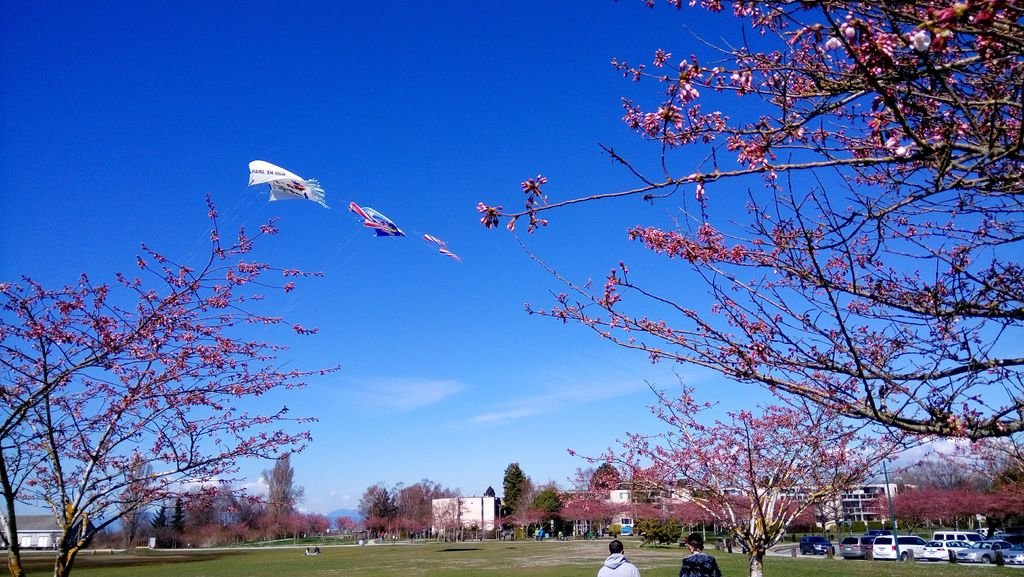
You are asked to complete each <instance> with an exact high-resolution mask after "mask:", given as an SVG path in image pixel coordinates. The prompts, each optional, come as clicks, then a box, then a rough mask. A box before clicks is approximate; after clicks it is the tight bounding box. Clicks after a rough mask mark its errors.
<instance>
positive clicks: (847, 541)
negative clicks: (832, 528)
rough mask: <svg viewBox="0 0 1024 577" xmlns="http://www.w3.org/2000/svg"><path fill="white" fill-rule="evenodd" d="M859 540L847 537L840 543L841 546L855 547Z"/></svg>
mask: <svg viewBox="0 0 1024 577" xmlns="http://www.w3.org/2000/svg"><path fill="white" fill-rule="evenodd" d="M859 541H860V540H859V539H857V538H856V537H847V538H846V539H843V540H842V542H841V543H840V544H841V545H856V544H857V543H858V542H859Z"/></svg>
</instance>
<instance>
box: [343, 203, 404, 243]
mask: <svg viewBox="0 0 1024 577" xmlns="http://www.w3.org/2000/svg"><path fill="white" fill-rule="evenodd" d="M348 209H349V210H350V211H352V212H353V213H355V214H356V215H357V216H358V217H359V218H361V219H363V226H365V227H367V228H372V229H373V232H375V233H377V236H405V233H404V232H402V229H400V228H398V225H397V224H395V223H394V222H392V221H391V219H390V218H388V217H386V216H384V215H383V214H381V213H379V212H377V211H376V210H374V209H372V208H370V207H368V206H366V207H362V206H359V205H358V204H356V203H354V202H350V203H348Z"/></svg>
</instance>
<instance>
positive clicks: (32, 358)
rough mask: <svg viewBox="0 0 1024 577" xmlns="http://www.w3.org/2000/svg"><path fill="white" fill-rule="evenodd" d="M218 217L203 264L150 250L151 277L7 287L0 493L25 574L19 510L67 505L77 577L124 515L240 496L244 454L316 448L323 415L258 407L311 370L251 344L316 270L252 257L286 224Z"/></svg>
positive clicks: (1, 299) (60, 559)
mask: <svg viewBox="0 0 1024 577" xmlns="http://www.w3.org/2000/svg"><path fill="white" fill-rule="evenodd" d="M209 215H210V218H211V222H212V225H213V226H212V232H211V237H210V254H209V256H208V258H207V259H206V260H205V262H203V263H201V264H200V265H199V266H198V267H192V266H188V265H185V264H179V263H175V262H174V261H172V260H170V259H169V258H167V257H165V256H163V255H161V254H159V253H157V252H155V251H152V250H150V249H148V248H146V247H145V246H143V251H144V255H143V256H140V257H139V258H138V261H137V266H138V271H137V276H132V275H121V274H119V275H117V277H116V280H115V282H114V283H112V284H97V283H95V282H93V280H92V279H91V278H89V277H88V276H86V275H82V276H81V277H80V278H79V280H78V283H77V284H76V285H74V286H67V287H65V288H62V289H58V290H52V289H47V288H45V287H43V286H42V285H41V284H39V283H37V282H34V281H33V280H31V279H28V278H24V279H22V280H21V281H20V282H3V283H0V337H2V338H0V341H2V342H0V365H2V367H3V371H4V379H3V381H0V489H2V493H3V496H4V508H3V512H2V515H3V521H4V523H3V525H4V527H5V529H6V531H7V538H8V541H9V542H10V549H9V552H8V566H9V569H10V572H11V574H12V575H14V576H15V577H20V576H22V575H24V569H23V567H22V565H21V560H20V551H19V549H18V544H17V543H18V542H17V539H16V538H14V537H15V536H16V534H17V514H16V511H15V506H16V504H17V503H27V504H32V505H36V506H47V507H49V508H50V510H52V512H53V514H54V517H55V518H56V520H57V524H58V525H59V527H60V528H61V531H62V533H61V535H60V538H59V539H58V542H57V555H56V556H55V558H56V561H55V566H54V575H55V576H56V577H64V576H66V575H68V574H69V573H70V572H71V569H72V566H73V564H74V561H75V557H76V555H77V554H78V552H79V551H80V549H81V548H82V547H84V546H85V545H86V544H88V543H89V541H90V539H91V538H92V537H93V536H94V535H96V534H97V532H99V531H102V530H103V529H104V528H106V527H108V526H109V525H110V524H111V523H112V522H114V521H115V520H116V519H117V518H118V517H119V516H121V517H123V516H124V515H125V514H127V513H130V512H131V511H133V510H134V509H137V508H139V507H143V506H147V505H148V504H151V503H156V502H160V501H165V500H167V499H168V498H172V497H174V496H175V495H180V494H182V493H184V492H186V491H188V490H189V489H190V488H192V487H195V486H197V485H204V486H207V487H211V488H216V487H217V486H226V483H228V482H230V481H231V478H232V477H231V475H233V474H234V473H235V472H236V471H237V468H238V462H239V461H240V460H242V459H249V458H273V457H275V456H276V454H277V453H279V452H280V451H281V450H282V449H284V448H287V449H288V450H289V451H293V450H300V449H301V448H302V447H303V446H304V444H305V443H306V442H308V440H309V434H308V432H306V431H305V430H303V425H304V424H305V423H307V422H308V421H309V419H305V418H294V417H291V416H290V415H289V414H288V409H287V407H283V406H278V407H270V406H267V403H264V405H263V406H262V407H261V408H260V409H259V410H257V411H256V412H251V411H250V409H248V408H247V407H246V406H245V405H244V403H245V402H246V401H248V400H250V399H252V398H255V397H261V396H262V397H266V396H267V395H268V394H270V393H273V392H276V391H286V390H291V389H296V388H299V387H301V386H302V385H303V379H304V378H306V377H307V376H309V375H310V373H309V372H306V371H302V370H288V371H285V370H282V369H280V368H279V367H278V363H277V362H275V356H276V354H277V353H278V352H279V351H281V350H282V349H283V348H284V347H282V346H279V345H275V344H272V343H268V342H263V341H258V340H250V339H249V338H247V337H246V336H245V335H246V332H247V328H248V327H251V326H261V325H269V326H274V325H283V322H284V321H283V319H281V318H280V317H277V316H272V315H267V314H262V313H260V312H259V305H260V300H261V298H262V297H261V294H260V293H259V290H263V289H279V290H283V291H290V290H292V289H293V288H294V286H295V285H294V281H295V279H296V278H298V277H303V276H308V275H306V274H305V273H302V272H299V271H296V270H289V269H278V268H274V267H272V266H270V265H269V264H267V263H263V262H259V261H255V260H252V259H251V254H252V251H253V249H254V245H255V243H256V241H257V240H260V238H261V237H264V236H269V235H272V234H274V233H275V232H276V229H275V227H274V224H273V223H272V222H271V223H268V224H266V225H264V226H262V227H261V228H260V230H259V232H258V233H257V234H255V235H253V236H249V235H247V234H246V232H245V231H244V230H243V231H240V232H239V234H238V236H237V238H236V239H234V240H232V241H231V242H225V241H224V240H222V239H221V237H220V234H219V231H218V229H217V220H216V211H215V209H214V208H213V205H212V204H210V206H209ZM274 275H278V276H277V278H278V279H279V280H275V279H274ZM293 328H294V330H295V331H296V332H298V333H312V332H314V331H312V330H307V329H304V328H302V327H301V326H298V325H296V326H294V327H293Z"/></svg>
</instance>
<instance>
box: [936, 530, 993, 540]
mask: <svg viewBox="0 0 1024 577" xmlns="http://www.w3.org/2000/svg"><path fill="white" fill-rule="evenodd" d="M984 540H985V538H984V537H982V536H981V534H980V533H975V532H974V531H955V530H948V529H947V530H944V531H936V532H934V533H932V541H967V542H968V543H977V542H978V541H984Z"/></svg>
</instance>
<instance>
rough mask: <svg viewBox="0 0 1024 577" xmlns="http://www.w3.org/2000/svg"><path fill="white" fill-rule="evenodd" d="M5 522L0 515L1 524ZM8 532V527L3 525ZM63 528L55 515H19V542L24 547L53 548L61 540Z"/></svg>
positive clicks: (4, 530) (5, 531) (4, 531)
mask: <svg viewBox="0 0 1024 577" xmlns="http://www.w3.org/2000/svg"><path fill="white" fill-rule="evenodd" d="M3 524H4V519H3V517H0V525H3ZM2 529H3V533H4V534H5V535H6V534H7V528H6V527H2ZM60 535H61V528H60V527H59V526H58V525H57V520H56V519H55V518H54V517H53V515H18V544H19V545H21V547H22V549H53V548H55V547H56V545H57V541H59V540H60Z"/></svg>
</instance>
